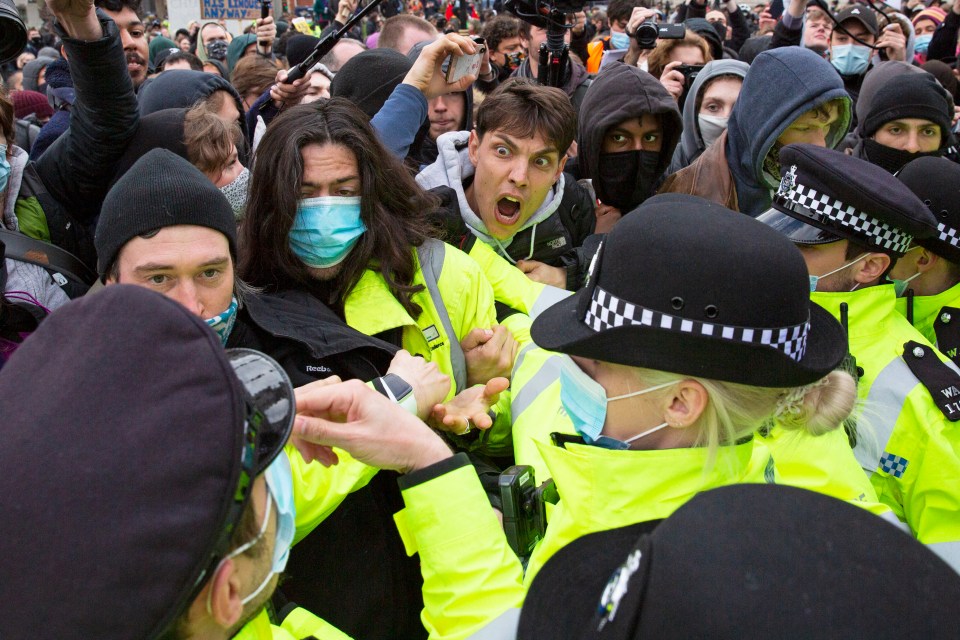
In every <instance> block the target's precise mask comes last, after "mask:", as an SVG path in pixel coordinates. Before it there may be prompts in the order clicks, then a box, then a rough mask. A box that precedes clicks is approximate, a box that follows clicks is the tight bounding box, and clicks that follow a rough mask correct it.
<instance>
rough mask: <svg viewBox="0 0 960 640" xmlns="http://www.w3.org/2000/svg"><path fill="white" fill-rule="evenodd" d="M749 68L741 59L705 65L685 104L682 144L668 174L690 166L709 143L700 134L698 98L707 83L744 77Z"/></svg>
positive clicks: (668, 169)
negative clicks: (730, 77)
mask: <svg viewBox="0 0 960 640" xmlns="http://www.w3.org/2000/svg"><path fill="white" fill-rule="evenodd" d="M749 69H750V65H748V64H747V63H746V62H741V61H739V60H714V61H712V62H708V63H707V64H706V66H705V67H703V69H702V70H701V71H700V73H699V74H698V75H697V78H696V80H694V81H693V84H692V85H691V86H690V92H689V93H688V94H687V102H686V103H685V104H684V105H683V133H681V134H680V144H679V145H677V148H676V150H675V151H674V152H673V160H672V161H671V162H670V166H669V167H667V175H670V174H671V173H676V172H677V171H680V169H683V168H684V167H686V166H689V165H690V163H691V162H693V161H694V160H696V159H697V158H699V157H700V154H701V153H703V151H704V149H706V148H707V145H705V144H704V143H703V136H702V135H701V134H700V125H699V124H698V120H697V116H698V115H699V114H698V113H697V98H698V96H699V95H700V92H701V91H703V89H704V87H705V86H706V84H707V83H708V82H709V81H710V80H713V79H714V78H717V77H719V76H729V75H734V76H739V77H740V78H743V77H745V76H746V75H747V71H748V70H749Z"/></svg>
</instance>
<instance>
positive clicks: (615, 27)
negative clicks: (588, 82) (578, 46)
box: [585, 0, 655, 73]
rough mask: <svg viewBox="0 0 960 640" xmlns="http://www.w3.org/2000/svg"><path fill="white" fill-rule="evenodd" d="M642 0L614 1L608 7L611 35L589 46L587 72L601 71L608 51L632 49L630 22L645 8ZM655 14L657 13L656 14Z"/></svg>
mask: <svg viewBox="0 0 960 640" xmlns="http://www.w3.org/2000/svg"><path fill="white" fill-rule="evenodd" d="M643 4H644V3H643V2H642V1H641V0H613V1H612V2H611V3H610V5H609V6H608V7H607V18H608V19H609V20H610V35H607V36H602V37H600V38H597V39H596V40H594V41H593V42H591V43H590V44H588V45H587V56H588V57H587V59H586V61H585V62H586V67H587V72H589V73H597V72H599V71H600V63H601V61H602V60H603V54H604V53H605V52H607V51H622V50H624V49H628V48H630V40H631V38H632V35H631V34H632V32H631V31H629V30H628V28H627V27H628V22H629V21H630V18H631V16H632V15H634V14H635V13H636V10H637V9H639V8H641V7H643ZM654 13H655V12H654Z"/></svg>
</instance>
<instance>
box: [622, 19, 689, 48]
mask: <svg viewBox="0 0 960 640" xmlns="http://www.w3.org/2000/svg"><path fill="white" fill-rule="evenodd" d="M686 35H687V29H686V27H684V26H683V25H682V24H672V23H669V22H654V21H653V20H646V21H644V22H641V23H640V26H638V27H637V31H636V33H634V34H633V37H634V38H636V39H637V45H639V47H640V48H641V49H653V48H654V47H656V46H657V40H659V39H660V38H663V39H664V40H681V39H683V38H684V37H685V36H686Z"/></svg>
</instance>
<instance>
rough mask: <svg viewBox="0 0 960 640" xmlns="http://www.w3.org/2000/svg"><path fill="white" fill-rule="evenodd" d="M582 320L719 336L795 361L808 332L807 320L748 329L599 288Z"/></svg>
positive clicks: (599, 327) (599, 326) (598, 326)
mask: <svg viewBox="0 0 960 640" xmlns="http://www.w3.org/2000/svg"><path fill="white" fill-rule="evenodd" d="M584 322H585V323H586V325H587V326H588V327H590V328H591V329H593V330H594V331H604V330H606V329H612V328H614V327H625V326H641V327H651V328H654V329H661V330H666V331H675V332H678V333H687V334H690V335H696V336H706V337H710V338H719V339H723V340H730V341H732V342H742V343H746V344H755V345H762V346H765V347H771V348H773V349H776V350H778V351H782V352H783V353H785V354H787V355H788V356H789V357H790V358H792V359H793V360H796V361H798V362H799V361H800V360H801V359H802V358H803V354H804V353H805V352H806V350H807V335H808V334H809V332H810V322H809V321H807V322H804V323H803V324H798V325H794V326H792V327H782V328H773V329H750V328H746V327H733V326H729V325H723V324H717V323H711V322H700V321H698V320H687V319H685V318H680V317H678V316H672V315H669V314H666V313H662V312H660V311H654V310H653V309H646V308H644V307H641V306H639V305H635V304H633V303H630V302H627V301H625V300H621V299H620V298H618V297H616V296H615V295H613V294H611V293H609V292H608V291H605V290H603V289H602V288H600V287H595V288H594V291H593V298H592V300H591V301H590V309H589V310H588V311H587V316H586V318H585V319H584Z"/></svg>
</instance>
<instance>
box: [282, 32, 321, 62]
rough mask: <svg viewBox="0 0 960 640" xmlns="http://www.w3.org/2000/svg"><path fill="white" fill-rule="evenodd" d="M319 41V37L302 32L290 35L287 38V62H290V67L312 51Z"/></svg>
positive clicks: (304, 58)
mask: <svg viewBox="0 0 960 640" xmlns="http://www.w3.org/2000/svg"><path fill="white" fill-rule="evenodd" d="M319 42H320V38H314V37H313V36H308V35H306V34H303V33H300V34H297V35H295V36H290V39H289V40H287V62H289V63H290V66H291V67H293V66H295V65H298V64H300V63H301V62H303V61H304V60H306V59H307V56H309V55H310V54H311V53H313V50H314V49H316V48H317V43H319Z"/></svg>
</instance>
